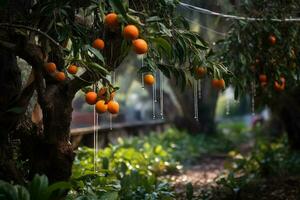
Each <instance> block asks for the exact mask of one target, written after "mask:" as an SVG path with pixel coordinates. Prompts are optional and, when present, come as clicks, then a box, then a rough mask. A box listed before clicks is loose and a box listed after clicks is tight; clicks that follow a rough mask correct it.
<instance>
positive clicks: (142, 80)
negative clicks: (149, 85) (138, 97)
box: [141, 55, 145, 89]
mask: <svg viewBox="0 0 300 200" xmlns="http://www.w3.org/2000/svg"><path fill="white" fill-rule="evenodd" d="M143 67H144V55H142V63H141V68H143ZM141 83H142V88H143V89H145V82H144V73H143V72H142V75H141Z"/></svg>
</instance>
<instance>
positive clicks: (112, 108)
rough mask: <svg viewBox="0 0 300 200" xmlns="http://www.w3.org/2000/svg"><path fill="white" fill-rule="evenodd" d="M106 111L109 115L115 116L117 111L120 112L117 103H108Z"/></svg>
mask: <svg viewBox="0 0 300 200" xmlns="http://www.w3.org/2000/svg"><path fill="white" fill-rule="evenodd" d="M107 110H108V112H110V113H111V114H117V113H119V110H120V106H119V103H118V102H116V101H110V102H108V104H107Z"/></svg>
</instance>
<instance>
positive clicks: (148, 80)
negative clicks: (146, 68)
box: [144, 74, 155, 85]
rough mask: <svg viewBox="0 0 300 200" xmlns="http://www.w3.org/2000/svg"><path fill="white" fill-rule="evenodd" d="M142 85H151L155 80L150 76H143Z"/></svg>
mask: <svg viewBox="0 0 300 200" xmlns="http://www.w3.org/2000/svg"><path fill="white" fill-rule="evenodd" d="M144 83H145V84H146V85H153V84H154V83H155V78H154V76H153V75H152V74H146V75H145V76H144Z"/></svg>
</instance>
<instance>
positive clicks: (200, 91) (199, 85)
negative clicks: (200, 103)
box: [198, 79, 202, 100]
mask: <svg viewBox="0 0 300 200" xmlns="http://www.w3.org/2000/svg"><path fill="white" fill-rule="evenodd" d="M198 99H199V100H200V99H202V84H201V79H199V80H198Z"/></svg>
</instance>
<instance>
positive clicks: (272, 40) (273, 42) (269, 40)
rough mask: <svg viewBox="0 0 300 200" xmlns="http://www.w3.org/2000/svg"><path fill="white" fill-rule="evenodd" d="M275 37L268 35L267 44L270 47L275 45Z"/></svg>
mask: <svg viewBox="0 0 300 200" xmlns="http://www.w3.org/2000/svg"><path fill="white" fill-rule="evenodd" d="M276 40H277V39H276V37H275V36H274V35H270V36H269V37H268V42H269V44H270V45H272V46H273V45H275V44H276Z"/></svg>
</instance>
